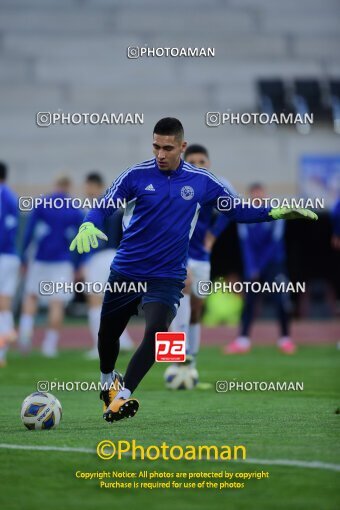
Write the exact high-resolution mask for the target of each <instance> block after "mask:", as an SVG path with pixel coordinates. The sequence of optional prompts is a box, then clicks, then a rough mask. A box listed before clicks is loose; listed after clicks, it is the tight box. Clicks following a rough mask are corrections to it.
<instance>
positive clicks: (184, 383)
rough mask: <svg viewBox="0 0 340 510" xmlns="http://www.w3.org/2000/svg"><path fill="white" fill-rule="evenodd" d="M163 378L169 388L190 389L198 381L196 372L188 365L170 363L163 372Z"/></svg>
mask: <svg viewBox="0 0 340 510" xmlns="http://www.w3.org/2000/svg"><path fill="white" fill-rule="evenodd" d="M164 380H165V386H166V387H167V388H168V389H169V390H192V389H193V388H194V387H195V386H196V384H197V383H198V372H197V370H196V368H194V367H190V366H189V365H179V364H178V365H170V366H169V367H168V368H167V369H166V370H165V372H164Z"/></svg>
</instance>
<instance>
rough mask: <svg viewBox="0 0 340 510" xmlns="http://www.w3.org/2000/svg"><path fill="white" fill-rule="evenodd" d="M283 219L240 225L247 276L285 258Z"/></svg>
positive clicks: (251, 275) (239, 231) (258, 272)
mask: <svg viewBox="0 0 340 510" xmlns="http://www.w3.org/2000/svg"><path fill="white" fill-rule="evenodd" d="M284 225H285V222H284V221H283V220H278V221H275V222H274V223H266V224H257V225H255V224H251V225H238V233H239V237H240V241H241V251H242V255H243V264H244V273H245V276H246V278H252V277H253V276H254V275H255V274H260V273H261V272H262V271H263V270H264V269H265V268H266V267H267V265H268V264H270V263H272V262H283V261H284V260H285V246H284Z"/></svg>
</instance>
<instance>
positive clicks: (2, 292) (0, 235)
mask: <svg viewBox="0 0 340 510" xmlns="http://www.w3.org/2000/svg"><path fill="white" fill-rule="evenodd" d="M6 180H7V166H6V165H5V163H2V162H0V367H1V366H4V365H5V364H6V353H7V349H8V342H9V341H11V340H15V337H16V335H15V331H14V320H13V314H12V300H13V296H14V294H15V291H16V287H17V281H18V274H19V267H20V259H19V256H18V253H17V249H16V236H17V232H18V222H19V209H18V198H17V196H16V195H15V193H13V191H12V190H11V189H10V188H9V186H7V184H6Z"/></svg>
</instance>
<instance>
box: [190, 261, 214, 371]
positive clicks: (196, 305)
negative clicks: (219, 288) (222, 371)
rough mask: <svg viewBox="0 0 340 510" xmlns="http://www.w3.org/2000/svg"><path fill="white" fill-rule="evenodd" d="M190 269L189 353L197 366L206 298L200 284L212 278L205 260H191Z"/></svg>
mask: <svg viewBox="0 0 340 510" xmlns="http://www.w3.org/2000/svg"><path fill="white" fill-rule="evenodd" d="M188 267H189V268H190V272H191V275H192V277H191V317H190V326H189V338H188V344H187V351H188V353H189V355H190V356H191V357H192V365H193V366H195V363H196V356H197V354H198V351H199V348H200V343H201V317H202V312H203V304H204V296H203V295H202V294H200V292H199V290H200V282H201V281H208V280H209V278H210V271H211V265H210V262H208V261H204V260H193V259H189V263H188Z"/></svg>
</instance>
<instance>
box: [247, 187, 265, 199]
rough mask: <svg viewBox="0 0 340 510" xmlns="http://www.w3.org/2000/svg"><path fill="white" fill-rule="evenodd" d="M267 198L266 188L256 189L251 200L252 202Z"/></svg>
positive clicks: (252, 191)
mask: <svg viewBox="0 0 340 510" xmlns="http://www.w3.org/2000/svg"><path fill="white" fill-rule="evenodd" d="M265 197H266V190H265V189H264V188H262V187H261V188H254V189H252V190H251V192H250V198H251V199H252V200H254V199H255V198H256V199H260V200H263V199H264V198H265Z"/></svg>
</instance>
